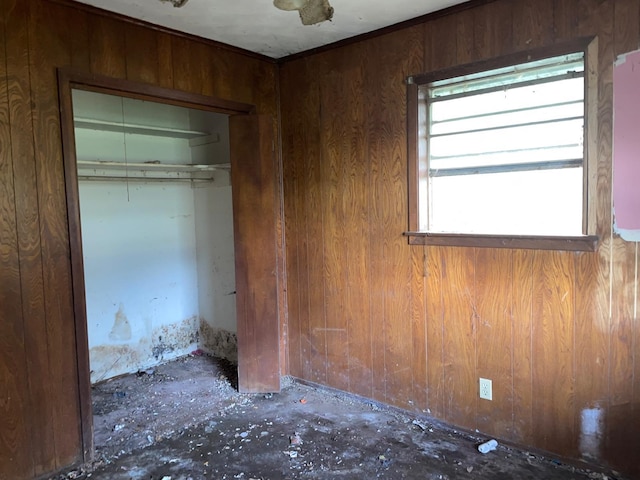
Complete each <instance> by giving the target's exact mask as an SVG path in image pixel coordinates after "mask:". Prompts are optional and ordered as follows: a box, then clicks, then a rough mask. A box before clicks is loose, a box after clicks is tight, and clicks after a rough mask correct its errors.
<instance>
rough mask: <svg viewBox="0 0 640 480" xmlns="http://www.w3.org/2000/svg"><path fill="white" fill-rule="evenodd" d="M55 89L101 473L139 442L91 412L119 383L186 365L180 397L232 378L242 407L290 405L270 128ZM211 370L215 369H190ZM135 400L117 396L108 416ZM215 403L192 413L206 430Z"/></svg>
mask: <svg viewBox="0 0 640 480" xmlns="http://www.w3.org/2000/svg"><path fill="white" fill-rule="evenodd" d="M58 80H59V95H60V113H61V126H62V137H63V152H64V169H65V184H66V185H65V186H66V194H67V213H68V227H69V242H70V251H71V273H72V278H73V297H74V319H73V320H74V322H75V332H76V358H77V374H78V392H79V397H80V411H79V417H80V425H81V430H82V437H83V451H84V460H85V461H90V460H91V459H92V458H93V454H94V448H95V446H96V441H98V440H100V439H104V438H106V441H112V443H113V439H112V438H111V437H112V436H115V433H116V432H119V435H120V436H121V437H124V438H127V439H129V438H131V436H132V435H133V433H130V432H128V431H122V430H123V429H124V428H125V427H126V425H125V424H126V422H123V424H120V423H118V422H117V421H114V422H112V423H113V425H111V424H109V425H102V424H100V425H94V422H96V421H99V422H101V423H102V420H101V419H102V417H101V416H100V415H102V414H103V413H104V411H99V412H94V410H93V406H92V390H93V386H95V385H100V384H104V382H106V381H111V380H109V379H113V381H115V380H118V378H119V377H123V376H126V375H128V374H134V375H135V374H137V375H138V376H139V377H141V378H142V377H145V378H147V377H150V376H152V375H154V373H155V371H156V370H157V371H160V372H165V370H163V367H165V366H167V365H169V364H170V363H172V361H173V360H175V359H178V360H177V362H178V363H177V364H176V363H175V362H173V363H174V365H173V366H172V367H170V368H173V371H174V372H175V373H176V374H175V375H172V374H168V373H166V372H165V373H162V374H161V375H157V374H156V377H155V378H156V379H157V378H158V377H159V376H163V379H164V377H167V379H168V380H173V379H175V378H178V380H179V381H181V382H183V383H176V384H175V385H173V387H172V388H173V389H174V390H176V389H177V390H180V391H176V392H174V393H175V394H176V395H186V392H185V391H184V390H183V386H185V387H184V388H187V387H188V383H189V382H190V383H193V382H196V383H198V384H199V385H200V386H202V385H203V384H205V385H206V384H210V385H211V386H214V384H215V382H216V381H218V380H219V379H220V375H224V376H225V377H227V378H230V379H231V378H233V377H235V379H237V381H236V382H235V384H234V387H235V388H236V389H237V391H239V392H241V393H269V392H278V391H279V390H280V375H281V368H280V361H281V359H280V355H281V348H280V344H281V338H280V326H281V323H282V322H283V320H282V318H283V317H281V314H282V311H281V310H280V308H279V305H280V304H281V302H282V301H283V285H284V282H283V279H282V278H281V275H282V272H283V271H284V269H283V262H284V260H283V253H282V251H283V243H282V239H281V238H280V236H279V235H281V234H280V233H279V232H281V222H282V212H281V208H280V200H279V198H280V185H281V178H280V175H281V173H280V169H279V161H278V158H277V155H276V150H275V145H276V141H275V123H274V119H273V118H272V117H271V116H269V115H256V114H255V113H254V112H255V107H254V106H253V105H249V104H243V103H238V102H233V101H228V100H223V99H216V98H214V97H208V96H203V95H197V94H191V93H187V92H182V91H178V90H172V89H166V88H162V87H157V86H152V85H146V84H139V83H135V82H130V81H126V80H119V79H111V78H108V77H103V76H98V75H92V74H86V73H82V72H77V71H74V70H73V69H61V70H59V72H58ZM205 354H208V355H210V357H209V356H208V355H206V356H207V358H216V359H219V360H216V361H215V362H213V363H212V362H209V363H206V362H204V363H203V362H202V361H200V362H199V363H198V362H190V363H188V362H186V360H185V359H188V358H195V357H200V356H201V355H203V356H205ZM181 361H184V362H185V363H182V364H181V363H180V362H181ZM221 362H222V363H221ZM214 363H215V364H214ZM198 365H200V366H201V367H198ZM176 368H177V369H178V370H176ZM198 368H199V369H200V370H198V371H196V370H194V369H198ZM203 368H204V370H206V371H204V372H203V371H202V370H203ZM180 369H182V371H180ZM167 371H169V370H167ZM231 371H232V372H231ZM172 376H173V377H175V378H171V377H172ZM163 379H161V380H163ZM196 379H197V380H196ZM161 380H158V381H161ZM148 383H153V380H150V381H149V382H148ZM158 388H159V389H158V390H157V392H160V391H162V392H165V393H166V386H165V385H163V386H162V388H160V386H158ZM205 388H206V387H205ZM212 388H213V387H212ZM95 390H96V391H98V390H99V389H98V388H96V389H95ZM144 392H147V393H143V394H141V395H140V396H141V397H143V398H144V396H145V395H146V396H151V395H156V394H157V393H148V392H155V390H154V389H151V390H149V389H148V388H146V389H144ZM104 393H105V389H101V394H102V398H103V400H104ZM126 395H127V392H120V391H119V392H113V399H115V400H113V399H111V395H107V397H108V399H107V400H108V402H107V403H109V402H111V403H114V402H117V401H119V399H123V398H124V397H126ZM158 395H160V394H158ZM160 398H162V396H161V395H160ZM196 400H197V399H196V398H195V397H194V398H193V399H189V401H193V402H195V401H196ZM210 400H211V399H208V400H206V401H204V400H201V401H200V402H199V403H201V404H202V405H200V408H202V409H203V410H197V409H194V408H191V407H189V405H187V406H186V407H187V408H185V409H183V410H184V411H185V412H187V413H189V412H190V413H191V416H192V417H194V418H192V419H191V420H192V421H194V422H197V421H198V418H196V417H198V415H199V414H198V411H200V412H201V413H200V415H201V418H205V417H206V414H205V413H204V412H205V411H206V410H207V409H209V410H210V409H211V408H215V405H214V403H215V402H211V401H210ZM207 402H208V403H207ZM143 403H144V401H143ZM166 403H171V400H170V399H166V401H164V402H161V404H159V405H160V407H162V406H164V404H166ZM174 406H175V405H174ZM98 408H99V409H101V410H104V409H103V408H102V406H99V407H98ZM94 413H96V415H97V416H96V415H94ZM183 413H184V412H183ZM158 415H159V416H164V417H169V418H170V417H173V416H174V414H173V413H166V412H163V413H160V414H158ZM144 422H145V421H144V420H142V423H144ZM132 423H133V422H132ZM143 427H144V425H141V424H140V422H138V423H137V424H136V425H135V428H136V429H137V430H139V431H143V432H144V431H145V430H144V428H143ZM105 428H107V429H108V430H105ZM178 428H179V426H178ZM109 429H110V430H109ZM103 430H104V431H103ZM94 433H95V435H94ZM136 435H137V434H136ZM99 437H100V438H99ZM143 437H144V435H143ZM144 438H152V435H148V436H147V437H144ZM144 438H143V442H144ZM149 441H151V440H149Z"/></svg>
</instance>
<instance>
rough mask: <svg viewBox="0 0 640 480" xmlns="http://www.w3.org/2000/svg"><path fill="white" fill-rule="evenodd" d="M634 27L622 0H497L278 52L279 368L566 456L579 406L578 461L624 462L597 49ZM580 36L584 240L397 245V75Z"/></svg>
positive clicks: (622, 336)
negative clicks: (380, 31)
mask: <svg viewBox="0 0 640 480" xmlns="http://www.w3.org/2000/svg"><path fill="white" fill-rule="evenodd" d="M639 26H640V1H638V0H535V1H534V0H497V1H492V2H479V3H471V4H470V5H469V8H466V9H460V10H459V11H457V12H456V13H454V14H451V15H447V16H441V17H439V18H432V19H431V20H428V21H425V22H424V23H422V24H418V25H415V26H412V27H408V28H406V29H404V30H400V31H396V32H393V33H390V34H388V35H385V36H382V37H375V38H370V39H366V40H363V41H361V42H359V43H352V44H348V45H345V46H341V47H339V48H336V49H333V50H327V51H324V52H319V53H316V54H314V55H309V56H304V57H302V58H296V59H292V60H290V61H288V62H285V63H284V64H283V65H282V66H281V70H280V79H281V80H280V81H281V89H282V92H283V95H282V99H281V111H282V138H283V162H284V182H285V185H284V188H285V192H284V202H285V227H286V230H285V232H286V252H287V262H288V263H287V275H288V306H289V311H288V315H289V325H288V327H289V345H290V348H289V364H290V373H291V374H292V375H294V376H297V377H300V378H303V379H306V380H309V381H313V382H318V383H321V384H326V385H330V386H332V387H336V388H340V389H344V390H347V391H350V392H353V393H356V394H360V395H364V396H366V397H371V398H374V399H377V400H379V401H382V402H387V403H390V404H393V405H397V406H399V407H403V408H408V409H410V410H413V411H416V412H424V413H428V414H431V415H433V416H434V417H436V418H438V419H441V420H444V421H446V422H449V423H451V424H454V425H458V426H460V427H464V428H466V429H478V430H479V431H481V432H483V434H485V435H489V436H497V437H499V438H502V439H505V440H509V441H512V442H516V443H518V444H521V445H528V446H530V447H534V448H538V449H543V450H546V451H549V452H553V453H554V454H558V455H562V456H567V457H572V458H576V459H578V458H581V457H583V453H584V451H585V448H584V441H583V443H582V449H581V437H582V433H581V432H582V431H583V429H582V415H583V412H585V411H589V410H597V411H598V412H599V415H600V418H601V420H600V422H599V424H598V425H599V428H600V433H599V434H598V435H597V438H596V443H597V445H598V447H597V449H595V450H594V451H593V452H592V454H593V455H594V456H595V460H596V461H597V462H601V463H602V464H607V465H611V466H614V467H616V468H618V469H620V470H622V471H625V472H627V473H629V474H635V475H638V474H640V462H638V461H637V452H638V451H640V323H639V320H638V318H637V313H636V310H637V307H638V304H637V300H636V297H637V295H638V293H639V292H638V274H637V268H636V266H637V262H638V249H637V245H636V244H632V243H625V242H624V241H622V240H621V239H620V238H618V236H617V235H614V234H613V233H612V216H611V207H612V206H611V136H612V132H611V127H612V64H613V61H614V59H615V58H616V56H617V55H618V54H620V53H623V52H627V51H630V50H635V49H637V48H638V45H639V41H640V31H639V28H640V27H639ZM592 35H595V36H597V37H598V45H599V54H598V56H599V66H598V96H597V102H598V105H597V112H598V137H597V140H596V141H597V152H598V170H597V182H598V188H597V190H598V192H597V199H596V206H597V233H598V235H599V236H600V239H601V244H600V248H599V250H598V251H597V252H596V253H576V252H563V251H535V250H502V249H486V248H465V247H421V246H409V245H408V243H407V240H406V238H404V237H403V236H402V232H403V231H405V230H406V229H407V215H408V213H407V163H406V162H407V153H406V152H407V147H406V118H405V116H406V101H405V85H404V79H405V77H406V76H407V75H409V74H416V73H421V72H429V71H432V70H435V69H440V68H444V67H450V66H455V65H459V64H464V63H468V62H472V61H475V60H481V59H486V58H491V57H494V56H497V55H501V54H506V53H510V52H514V51H521V50H525V49H527V48H532V47H539V46H544V45H550V44H553V43H555V42H561V41H563V40H567V39H573V38H576V37H583V36H592ZM541 194H544V192H541ZM507 201H508V200H507ZM478 377H486V378H490V379H492V380H493V389H494V392H493V401H492V402H488V401H485V400H480V399H479V397H478ZM583 440H584V439H583Z"/></svg>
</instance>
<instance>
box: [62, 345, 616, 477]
mask: <svg viewBox="0 0 640 480" xmlns="http://www.w3.org/2000/svg"><path fill="white" fill-rule="evenodd" d="M234 382H235V371H234V369H233V368H232V367H230V365H229V364H228V363H226V362H224V361H220V360H217V359H214V358H211V357H207V356H191V357H186V358H183V359H180V360H177V361H174V362H171V363H168V364H166V365H162V366H160V367H158V368H156V369H155V370H154V371H149V372H147V373H144V372H140V373H139V374H137V375H130V376H126V377H122V378H119V379H115V380H112V381H110V382H105V383H102V384H100V385H98V386H96V387H94V415H95V417H94V425H95V440H96V461H95V462H94V463H93V464H92V465H85V466H83V467H81V468H78V469H75V470H72V471H67V472H64V473H62V474H60V475H58V476H55V477H52V478H55V479H57V480H62V479H71V478H76V479H88V478H91V479H110V480H131V479H136V480H143V479H144V480H169V479H170V480H189V479H190V480H201V479H244V480H249V479H261V480H262V479H330V478H347V479H373V478H381V479H402V478H406V479H421V480H424V479H433V480H435V479H443V480H448V479H492V480H500V479H505V480H507V479H519V480H524V479H574V480H582V479H607V478H609V479H611V478H616V477H614V476H613V475H609V476H607V475H604V474H602V473H597V472H592V471H589V470H582V469H576V468H574V467H571V466H569V465H564V464H562V463H561V462H558V461H557V460H554V459H551V458H543V457H540V456H538V455H533V454H530V453H528V452H524V451H520V450H516V449H512V448H507V447H504V446H499V447H498V449H497V450H496V451H493V452H490V453H488V454H486V455H483V454H481V453H479V452H478V451H477V449H476V446H477V445H478V444H479V443H480V442H481V441H482V440H485V439H483V438H481V437H475V436H470V435H469V434H464V433H461V432H456V431H454V430H451V429H448V428H446V427H444V426H442V425H439V424H437V423H435V422H433V421H429V420H428V419H424V418H421V419H416V418H415V417H412V416H411V415H410V414H408V413H403V412H399V411H396V410H392V409H387V408H384V407H381V406H379V405H376V404H373V403H370V402H366V401H363V400H361V399H358V398H354V397H352V396H349V395H346V394H342V393H339V392H334V391H327V390H324V389H316V388H314V387H310V386H306V385H301V384H299V383H296V382H292V381H289V380H285V382H284V383H285V385H284V388H283V391H282V393H280V394H274V395H242V394H239V393H238V392H237V390H236V389H235V388H234V386H232V384H233V383H234ZM617 478H620V477H617Z"/></svg>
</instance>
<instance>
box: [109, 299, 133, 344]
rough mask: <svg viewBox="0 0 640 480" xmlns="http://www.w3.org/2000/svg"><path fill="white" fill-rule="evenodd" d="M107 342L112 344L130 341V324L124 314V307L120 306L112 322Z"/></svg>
mask: <svg viewBox="0 0 640 480" xmlns="http://www.w3.org/2000/svg"><path fill="white" fill-rule="evenodd" d="M109 340H113V341H114V342H124V341H127V340H131V324H130V323H129V320H128V319H127V316H126V315H125V314H124V305H122V304H120V307H119V308H118V311H117V312H116V315H115V319H114V321H113V327H111V332H109Z"/></svg>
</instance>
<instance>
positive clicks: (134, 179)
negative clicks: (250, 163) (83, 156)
mask: <svg viewBox="0 0 640 480" xmlns="http://www.w3.org/2000/svg"><path fill="white" fill-rule="evenodd" d="M78 181H79V182H80V181H90V182H99V181H110V182H114V181H119V182H123V183H124V182H128V183H132V182H137V183H144V182H191V183H207V182H208V183H210V182H213V181H214V179H213V178H186V177H117V176H107V175H78Z"/></svg>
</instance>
